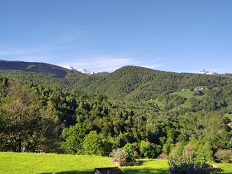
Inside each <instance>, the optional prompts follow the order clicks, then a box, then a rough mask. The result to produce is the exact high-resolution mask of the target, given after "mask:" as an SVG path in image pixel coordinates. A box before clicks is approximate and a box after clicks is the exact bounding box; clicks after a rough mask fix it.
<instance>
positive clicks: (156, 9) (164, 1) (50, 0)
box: [0, 0, 232, 73]
mask: <svg viewBox="0 0 232 174" xmlns="http://www.w3.org/2000/svg"><path fill="white" fill-rule="evenodd" d="M231 58H232V1H231V0H187V1H186V0H0V59H1V60H20V61H29V62H45V63H49V64H55V65H59V66H66V65H71V66H73V67H74V68H75V69H81V68H84V69H87V70H89V71H107V72H113V71H114V70H116V69H118V68H121V67H123V66H126V65H134V66H143V67H147V68H151V69H155V70H162V71H171V72H191V73H197V72H199V71H201V70H204V69H206V70H210V71H214V72H217V73H232V59H231Z"/></svg>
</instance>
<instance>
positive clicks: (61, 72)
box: [0, 60, 67, 78]
mask: <svg viewBox="0 0 232 174" xmlns="http://www.w3.org/2000/svg"><path fill="white" fill-rule="evenodd" d="M0 69H2V70H20V71H26V72H36V73H42V74H46V75H52V76H53V77H55V78H63V77H65V76H66V75H67V70H66V69H64V68H63V67H60V66H56V65H51V64H47V63H38V62H23V61H5V60H0Z"/></svg>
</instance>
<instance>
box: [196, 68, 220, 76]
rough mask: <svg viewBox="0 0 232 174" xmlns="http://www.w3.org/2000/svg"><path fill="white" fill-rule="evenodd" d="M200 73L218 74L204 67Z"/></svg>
mask: <svg viewBox="0 0 232 174" xmlns="http://www.w3.org/2000/svg"><path fill="white" fill-rule="evenodd" d="M199 74H209V75H212V74H217V73H216V72H213V71H209V70H205V69H204V70H202V71H200V72H199Z"/></svg>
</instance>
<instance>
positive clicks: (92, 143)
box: [83, 131, 104, 155]
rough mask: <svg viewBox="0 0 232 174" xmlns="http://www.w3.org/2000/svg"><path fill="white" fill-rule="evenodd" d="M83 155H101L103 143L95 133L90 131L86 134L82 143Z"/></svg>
mask: <svg viewBox="0 0 232 174" xmlns="http://www.w3.org/2000/svg"><path fill="white" fill-rule="evenodd" d="M83 153H84V154H86V155H102V154H104V152H103V143H102V140H101V137H100V136H99V135H98V134H97V132H96V131H91V132H90V133H89V134H87V135H86V136H85V138H84V141H83Z"/></svg>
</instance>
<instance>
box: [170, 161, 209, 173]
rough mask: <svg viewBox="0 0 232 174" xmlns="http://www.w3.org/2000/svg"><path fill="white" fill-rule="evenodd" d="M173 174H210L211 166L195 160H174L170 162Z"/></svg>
mask: <svg viewBox="0 0 232 174" xmlns="http://www.w3.org/2000/svg"><path fill="white" fill-rule="evenodd" d="M168 165H169V171H170V173H171V174H209V173H210V170H209V165H208V164H206V163H205V161H204V162H198V161H196V160H194V159H191V158H189V159H184V158H173V159H170V160H169V161H168Z"/></svg>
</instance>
